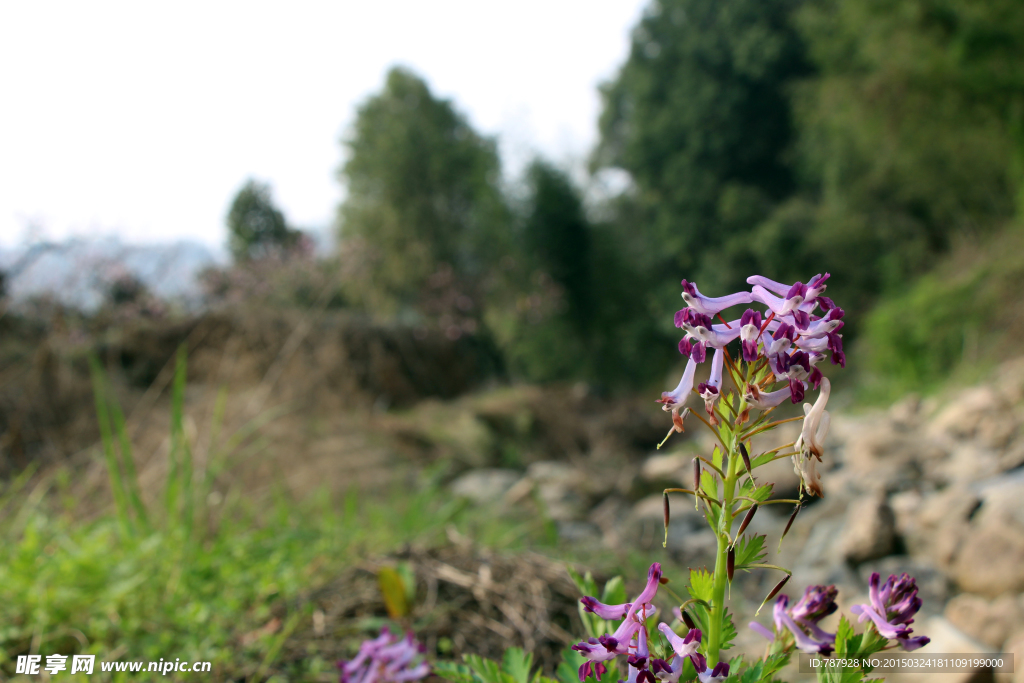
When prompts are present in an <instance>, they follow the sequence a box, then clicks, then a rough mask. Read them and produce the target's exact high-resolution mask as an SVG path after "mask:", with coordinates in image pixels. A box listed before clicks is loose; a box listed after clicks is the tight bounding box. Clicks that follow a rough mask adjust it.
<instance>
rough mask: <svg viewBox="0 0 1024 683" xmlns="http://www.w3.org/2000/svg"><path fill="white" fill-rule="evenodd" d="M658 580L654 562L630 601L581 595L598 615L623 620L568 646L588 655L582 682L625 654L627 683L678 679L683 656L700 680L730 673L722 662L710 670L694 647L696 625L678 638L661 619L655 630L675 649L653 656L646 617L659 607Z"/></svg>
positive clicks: (710, 681)
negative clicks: (606, 600)
mask: <svg viewBox="0 0 1024 683" xmlns="http://www.w3.org/2000/svg"><path fill="white" fill-rule="evenodd" d="M660 583H661V564H659V563H657V562H655V563H654V564H652V565H651V567H650V569H649V570H648V572H647V585H646V586H645V587H644V589H643V591H642V592H641V593H640V595H638V596H637V598H636V600H634V601H633V602H627V603H623V604H621V605H605V604H603V603H601V602H598V601H597V599H595V598H592V597H585V598H582V599H581V600H580V602H581V603H582V604H583V608H584V609H585V610H586V611H588V612H591V613H593V614H596V615H597V616H599V617H600V618H602V619H607V620H619V619H622V623H621V624H620V625H619V627H618V628H617V629H616V630H615V632H614V633H612V634H610V635H609V634H605V635H602V636H601V637H600V638H590V639H589V640H586V641H584V642H581V643H577V644H576V645H573V646H572V649H574V650H576V651H577V652H579V653H580V654H582V655H583V656H584V658H586V660H587V661H586V662H584V663H583V665H582V666H580V669H579V678H580V681H581V683H583V682H584V681H586V680H587V677H589V676H595V677H596V678H597V680H599V681H600V680H601V675H602V674H604V673H605V672H606V671H607V670H608V669H607V667H606V666H605V664H604V663H605V662H607V661H609V660H612V659H614V658H615V657H618V656H620V655H626V658H627V666H628V669H629V672H628V675H627V677H626V683H656V681H664V682H665V683H677V681H678V680H679V676H680V674H681V673H682V670H683V662H684V660H685V659H686V658H689V659H690V662H691V663H692V664H693V668H694V670H695V671H696V672H697V675H698V677H699V678H700V680H701V682H702V683H719V682H720V681H724V680H725V679H726V678H727V677H728V676H729V665H728V664H726V663H724V662H720V663H718V664H717V665H716V666H715V667H714V668H712V669H709V668H708V666H707V660H706V659H705V658H704V655H702V654H700V652H698V648H699V647H700V643H701V632H700V629H690V630H689V631H688V632H687V634H686V635H685V636H683V637H680V636H679V635H677V634H676V633H675V632H674V631H673V630H672V629H671V628H670V627H669V625H668V624H666V623H664V622H662V623H661V624H660V625H659V626H658V629H659V630H660V631H661V632H662V633H663V634H664V635H665V637H666V638H667V639H668V641H669V643H670V644H671V645H672V649H673V651H674V654H673V656H672V658H671V659H669V660H665V659H657V658H652V657H651V652H650V648H649V646H648V638H649V636H650V634H649V632H648V624H647V621H648V619H649V618H650V617H652V616H653V615H654V614H655V613H656V612H657V608H656V607H655V606H654V605H653V604H652V602H651V601H652V600H653V599H654V596H655V595H657V593H658V586H659V585H660Z"/></svg>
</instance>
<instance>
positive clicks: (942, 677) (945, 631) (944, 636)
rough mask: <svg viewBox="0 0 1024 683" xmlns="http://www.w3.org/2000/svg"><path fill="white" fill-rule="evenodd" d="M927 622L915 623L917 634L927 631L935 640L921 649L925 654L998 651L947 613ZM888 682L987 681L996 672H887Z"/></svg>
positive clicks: (968, 682)
mask: <svg viewBox="0 0 1024 683" xmlns="http://www.w3.org/2000/svg"><path fill="white" fill-rule="evenodd" d="M922 621H923V623H919V622H915V623H914V635H915V636H916V635H926V636H928V637H929V638H931V642H930V643H928V644H927V645H925V646H924V647H923V648H921V649H920V650H916V651H915V652H919V653H921V654H928V653H933V652H934V653H937V654H947V653H948V654H953V653H955V654H958V655H981V654H989V653H992V652H994V650H992V648H990V647H988V646H987V645H985V644H984V643H979V642H978V641H976V640H974V639H972V638H971V637H970V636H968V635H967V634H965V633H963V632H962V631H960V630H959V629H957V628H956V627H955V626H953V624H951V623H949V621H948V620H947V619H945V618H944V617H939V616H936V617H931V618H930V619H927V620H922ZM885 680H886V681H887V683H915V682H920V681H928V683H932V682H935V683H983V682H984V681H992V680H994V679H993V678H992V672H991V671H989V670H984V671H967V672H963V673H941V674H931V673H929V674H923V675H922V674H920V673H887V674H885Z"/></svg>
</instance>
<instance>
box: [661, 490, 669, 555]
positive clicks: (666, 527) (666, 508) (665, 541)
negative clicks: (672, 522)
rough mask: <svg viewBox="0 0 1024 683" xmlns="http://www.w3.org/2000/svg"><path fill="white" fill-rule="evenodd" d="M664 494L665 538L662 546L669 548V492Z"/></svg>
mask: <svg viewBox="0 0 1024 683" xmlns="http://www.w3.org/2000/svg"><path fill="white" fill-rule="evenodd" d="M662 495H663V496H664V501H665V540H664V541H662V543H661V547H662V548H667V547H668V494H667V493H665V494H662Z"/></svg>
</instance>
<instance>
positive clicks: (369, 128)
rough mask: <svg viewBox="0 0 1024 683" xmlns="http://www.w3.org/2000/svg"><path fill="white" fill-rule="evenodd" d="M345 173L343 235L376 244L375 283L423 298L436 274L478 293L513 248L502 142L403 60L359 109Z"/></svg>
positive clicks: (372, 247) (397, 297)
mask: <svg viewBox="0 0 1024 683" xmlns="http://www.w3.org/2000/svg"><path fill="white" fill-rule="evenodd" d="M344 144H345V145H346V146H347V148H348V155H347V156H348V160H347V161H346V162H345V164H344V166H343V167H342V168H341V170H340V172H339V176H340V180H341V181H342V182H343V184H345V186H346V188H347V197H346V199H345V202H344V204H343V205H342V206H341V208H340V211H339V220H338V224H339V235H340V238H341V243H342V248H345V245H346V243H350V242H353V241H356V242H361V243H362V244H363V245H365V247H367V248H368V249H369V252H370V259H369V268H370V269H371V275H372V278H371V279H372V282H373V283H374V285H375V286H376V287H378V288H380V289H382V290H383V291H384V292H385V293H386V294H387V295H388V296H389V297H390V298H391V299H392V300H393V301H394V302H396V303H397V304H399V305H406V306H408V305H413V306H415V305H417V304H418V303H420V301H421V298H422V294H423V292H424V291H426V290H427V289H429V288H425V284H426V283H427V282H428V280H429V279H430V278H431V276H432V275H435V274H437V273H438V272H442V271H443V272H449V271H450V272H452V273H454V277H455V278H456V279H457V280H458V281H459V282H460V283H462V286H464V287H465V288H466V289H467V291H476V290H477V289H478V287H479V285H480V283H481V282H482V281H483V279H484V277H485V276H486V275H487V274H488V272H489V270H490V269H491V268H492V267H493V266H494V264H495V263H496V262H497V261H498V260H499V259H500V258H501V256H502V255H503V254H504V253H506V251H507V248H508V246H507V245H508V237H509V236H508V234H507V233H508V227H509V221H508V218H509V213H508V209H507V207H506V205H505V201H504V197H503V196H502V193H501V191H500V179H501V173H500V171H501V169H500V163H499V160H498V154H497V149H496V145H495V142H494V141H493V140H492V139H490V138H487V137H484V136H482V135H480V134H478V133H477V132H476V131H474V130H473V128H472V127H471V126H470V124H469V122H468V121H467V120H466V119H465V117H464V116H463V115H462V114H460V113H459V112H457V111H456V110H455V108H454V106H453V105H452V103H451V102H449V101H447V100H443V99H439V98H437V97H435V96H434V95H433V94H432V93H431V92H430V89H429V88H428V87H427V84H426V83H425V82H424V81H423V80H422V79H420V78H419V77H417V76H416V75H414V74H412V73H410V72H409V71H407V70H405V69H401V68H394V69H392V70H391V71H390V72H389V73H388V76H387V80H386V82H385V85H384V89H383V90H382V91H381V92H380V93H379V94H377V95H374V96H372V97H370V98H369V99H368V100H366V101H365V102H364V103H363V104H362V105H360V107H359V108H358V111H357V114H356V120H355V123H354V125H353V127H352V130H351V131H350V133H349V134H348V135H347V137H346V138H345V140H344Z"/></svg>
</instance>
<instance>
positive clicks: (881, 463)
mask: <svg viewBox="0 0 1024 683" xmlns="http://www.w3.org/2000/svg"><path fill="white" fill-rule="evenodd" d="M850 422H851V424H850V425H847V426H845V427H844V428H843V432H844V433H845V435H846V438H845V443H844V445H843V448H842V458H843V463H844V464H845V466H846V467H847V468H849V469H850V470H851V471H852V472H853V473H855V474H856V475H857V476H858V477H859V478H860V481H861V482H862V485H863V486H864V487H866V488H873V489H876V490H880V491H881V490H889V491H897V490H901V489H903V488H906V487H907V486H909V485H913V484H914V483H915V482H917V481H919V480H920V479H921V478H922V475H923V474H925V473H928V472H930V471H931V470H932V469H933V468H934V465H935V463H936V462H939V461H941V460H942V459H943V458H944V457H945V456H946V450H945V449H944V448H943V447H942V446H941V445H940V444H938V443H936V442H935V441H933V440H931V439H927V438H923V437H922V435H921V433H920V432H919V431H918V430H914V431H907V430H906V429H904V428H902V427H901V428H897V427H896V425H894V424H893V422H891V421H890V420H888V419H885V418H884V417H881V416H875V417H873V418H865V419H860V420H851V421H850Z"/></svg>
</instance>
